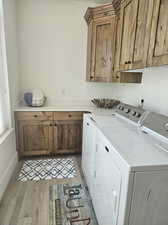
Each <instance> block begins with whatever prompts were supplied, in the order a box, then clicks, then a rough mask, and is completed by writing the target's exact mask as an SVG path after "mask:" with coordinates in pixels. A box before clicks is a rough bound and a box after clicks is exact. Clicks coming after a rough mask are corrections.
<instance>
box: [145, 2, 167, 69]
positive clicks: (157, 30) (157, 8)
mask: <svg viewBox="0 0 168 225" xmlns="http://www.w3.org/2000/svg"><path fill="white" fill-rule="evenodd" d="M151 7H153V14H152V28H151V36H150V45H149V55H148V66H160V65H167V64H168V1H167V0H153V5H151Z"/></svg>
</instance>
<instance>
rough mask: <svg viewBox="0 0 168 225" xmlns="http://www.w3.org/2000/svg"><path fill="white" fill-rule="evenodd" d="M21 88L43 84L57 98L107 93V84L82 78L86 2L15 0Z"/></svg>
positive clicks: (85, 32) (26, 88)
mask: <svg viewBox="0 0 168 225" xmlns="http://www.w3.org/2000/svg"><path fill="white" fill-rule="evenodd" d="M17 2H18V7H17V8H18V13H17V15H18V18H17V24H18V34H19V50H20V51H19V53H20V57H19V58H20V73H21V77H20V79H21V91H22V92H23V91H25V90H28V89H31V88H43V89H44V90H45V92H46V94H47V96H48V97H50V98H53V100H55V99H59V100H66V99H71V100H76V99H89V98H92V97H94V96H102V97H103V96H107V95H111V90H112V85H111V84H90V83H87V82H85V79H86V78H85V70H86V45H87V24H86V22H85V20H84V14H85V12H86V9H87V7H88V6H92V5H93V4H91V3H90V4H89V3H87V2H82V1H72V0H47V1H46V0H40V1H39V0H29V1H27V0H18V1H17Z"/></svg>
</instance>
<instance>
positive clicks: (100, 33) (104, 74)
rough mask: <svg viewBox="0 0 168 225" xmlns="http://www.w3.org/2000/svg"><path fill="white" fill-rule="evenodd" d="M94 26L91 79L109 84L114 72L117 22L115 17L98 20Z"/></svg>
mask: <svg viewBox="0 0 168 225" xmlns="http://www.w3.org/2000/svg"><path fill="white" fill-rule="evenodd" d="M92 26H93V30H92V31H93V33H92V53H91V73H90V75H91V76H90V79H91V80H93V81H104V82H108V81H111V80H112V73H113V70H114V51H115V33H116V32H115V31H116V20H115V17H108V18H103V19H96V20H94V21H93V24H92ZM113 34H114V35H113Z"/></svg>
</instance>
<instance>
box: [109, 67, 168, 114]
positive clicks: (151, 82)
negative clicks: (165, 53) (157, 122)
mask: <svg viewBox="0 0 168 225" xmlns="http://www.w3.org/2000/svg"><path fill="white" fill-rule="evenodd" d="M112 89H113V96H114V97H116V98H119V99H120V100H121V101H123V102H126V103H129V104H133V105H138V104H139V103H140V100H141V99H142V98H144V99H145V108H146V109H148V110H152V111H155V112H159V113H163V114H166V115H168V66H163V67H154V68H147V69H144V71H143V81H142V84H116V85H115V84H114V85H113V86H112Z"/></svg>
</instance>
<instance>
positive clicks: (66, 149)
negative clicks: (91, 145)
mask: <svg viewBox="0 0 168 225" xmlns="http://www.w3.org/2000/svg"><path fill="white" fill-rule="evenodd" d="M81 146H82V121H81V120H72V121H71V120H62V121H61V120H60V121H55V123H54V150H53V152H54V153H59V154H61V153H80V152H81Z"/></svg>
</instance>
